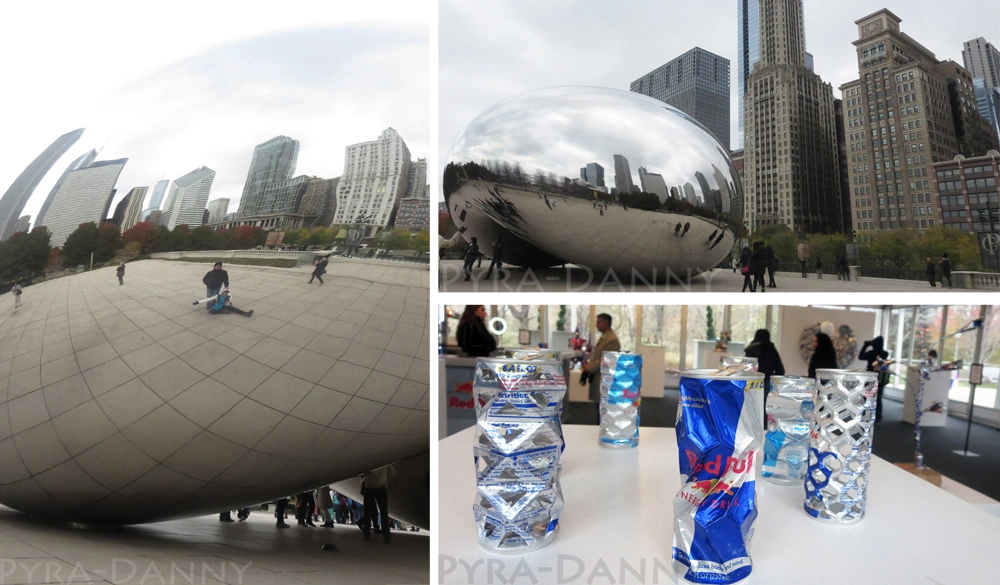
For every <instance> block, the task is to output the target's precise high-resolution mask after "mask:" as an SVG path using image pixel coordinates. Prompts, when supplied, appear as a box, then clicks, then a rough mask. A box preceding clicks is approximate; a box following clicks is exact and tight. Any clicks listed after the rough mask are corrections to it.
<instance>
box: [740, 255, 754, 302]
mask: <svg viewBox="0 0 1000 585" xmlns="http://www.w3.org/2000/svg"><path fill="white" fill-rule="evenodd" d="M744 269H745V270H744ZM740 273H741V274H743V290H741V291H740V292H747V289H748V288H749V289H750V292H754V290H753V281H752V280H751V278H752V277H753V272H751V270H750V246H743V251H742V252H740Z"/></svg>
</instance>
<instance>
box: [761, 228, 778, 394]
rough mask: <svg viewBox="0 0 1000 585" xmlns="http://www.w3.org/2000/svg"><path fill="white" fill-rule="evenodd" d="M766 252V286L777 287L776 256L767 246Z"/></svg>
mask: <svg viewBox="0 0 1000 585" xmlns="http://www.w3.org/2000/svg"><path fill="white" fill-rule="evenodd" d="M764 251H765V253H766V254H767V276H768V278H769V279H770V282H769V283H768V285H767V287H768V288H778V285H776V284H774V273H775V272H777V271H778V257H777V256H775V255H774V249H773V248H771V246H768V247H767V248H765V249H764ZM765 388H770V386H765Z"/></svg>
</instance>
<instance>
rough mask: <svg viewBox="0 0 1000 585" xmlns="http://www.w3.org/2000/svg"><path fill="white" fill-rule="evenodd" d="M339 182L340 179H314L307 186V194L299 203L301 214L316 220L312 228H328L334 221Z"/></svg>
mask: <svg viewBox="0 0 1000 585" xmlns="http://www.w3.org/2000/svg"><path fill="white" fill-rule="evenodd" d="M339 181H340V177H336V178H333V179H312V180H311V181H309V184H308V185H306V192H305V194H304V195H303V196H302V201H301V202H300V203H299V213H300V214H302V215H305V216H309V217H314V218H316V219H314V220H313V222H312V224H311V227H326V226H328V225H330V223H331V222H332V221H333V212H334V211H335V210H336V209H337V183H338V182H339Z"/></svg>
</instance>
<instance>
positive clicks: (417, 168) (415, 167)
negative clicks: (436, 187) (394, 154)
mask: <svg viewBox="0 0 1000 585" xmlns="http://www.w3.org/2000/svg"><path fill="white" fill-rule="evenodd" d="M429 198H430V185H428V184H427V159H426V158H418V159H417V160H416V161H415V162H413V163H412V164H410V171H409V173H408V174H407V178H406V194H405V195H404V196H403V199H429Z"/></svg>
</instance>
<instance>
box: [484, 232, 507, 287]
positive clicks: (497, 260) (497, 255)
mask: <svg viewBox="0 0 1000 585" xmlns="http://www.w3.org/2000/svg"><path fill="white" fill-rule="evenodd" d="M494 266H496V267H497V276H499V275H500V272H501V271H503V238H502V237H501V236H497V239H496V241H495V242H493V261H492V262H490V267H489V268H488V269H487V270H486V278H487V279H488V278H489V277H491V276H493V267H494Z"/></svg>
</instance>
